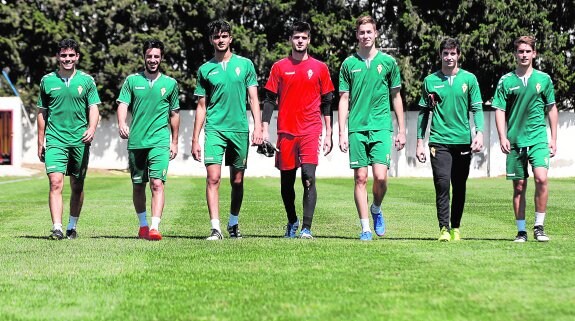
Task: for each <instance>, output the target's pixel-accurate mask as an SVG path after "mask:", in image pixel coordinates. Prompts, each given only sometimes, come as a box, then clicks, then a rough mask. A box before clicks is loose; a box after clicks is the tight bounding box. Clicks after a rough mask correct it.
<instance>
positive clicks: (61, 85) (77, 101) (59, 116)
mask: <svg viewBox="0 0 575 321" xmlns="http://www.w3.org/2000/svg"><path fill="white" fill-rule="evenodd" d="M100 103H101V102H100V97H99V96H98V89H97V88H96V83H95V82H94V78H92V76H90V75H88V74H86V73H84V72H82V71H80V70H76V73H75V74H74V75H73V76H72V78H68V79H65V78H62V77H60V76H59V75H58V72H56V71H55V72H51V73H49V74H47V75H45V76H44V77H42V80H41V81H40V94H39V96H38V103H37V105H38V108H41V109H45V110H46V111H47V119H46V146H60V147H76V146H82V145H84V143H83V142H82V135H83V134H84V132H85V131H86V129H87V128H88V124H89V114H90V111H89V107H90V106H92V105H98V104H100ZM92 108H98V107H92Z"/></svg>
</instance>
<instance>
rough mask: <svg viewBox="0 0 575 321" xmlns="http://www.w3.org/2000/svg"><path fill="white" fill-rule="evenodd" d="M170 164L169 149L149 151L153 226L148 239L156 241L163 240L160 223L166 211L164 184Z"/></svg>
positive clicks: (162, 148)
mask: <svg viewBox="0 0 575 321" xmlns="http://www.w3.org/2000/svg"><path fill="white" fill-rule="evenodd" d="M169 163H170V148H169V147H154V148H151V149H150V150H149V152H148V175H149V178H150V191H151V194H152V206H151V208H152V224H151V225H150V230H149V235H148V238H149V239H150V240H154V241H159V240H161V239H162V235H161V234H160V221H161V219H162V213H163V211H164V203H165V195H164V183H165V181H166V178H167V175H168V166H169Z"/></svg>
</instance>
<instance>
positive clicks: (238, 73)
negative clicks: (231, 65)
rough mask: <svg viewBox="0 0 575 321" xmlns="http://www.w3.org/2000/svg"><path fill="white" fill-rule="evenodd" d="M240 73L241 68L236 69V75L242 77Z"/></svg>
mask: <svg viewBox="0 0 575 321" xmlns="http://www.w3.org/2000/svg"><path fill="white" fill-rule="evenodd" d="M240 72H241V70H240V67H236V75H238V76H239V75H240Z"/></svg>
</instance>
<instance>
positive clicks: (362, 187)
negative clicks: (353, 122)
mask: <svg viewBox="0 0 575 321" xmlns="http://www.w3.org/2000/svg"><path fill="white" fill-rule="evenodd" d="M367 138H368V136H367V133H366V132H352V133H349V151H348V152H349V167H351V169H353V179H354V189H353V198H354V201H355V207H356V209H357V214H358V216H359V221H360V223H361V234H360V240H362V241H369V240H371V239H372V233H371V228H370V226H369V217H368V212H369V209H368V203H367V202H368V200H367V178H368V168H367V167H368V165H369V164H370V163H369V159H368V154H367V153H368V150H367Z"/></svg>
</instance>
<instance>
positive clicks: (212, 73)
mask: <svg viewBox="0 0 575 321" xmlns="http://www.w3.org/2000/svg"><path fill="white" fill-rule="evenodd" d="M219 73H220V72H219V71H217V70H216V71H212V72H210V73H209V74H208V76H213V75H217V74H219Z"/></svg>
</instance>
